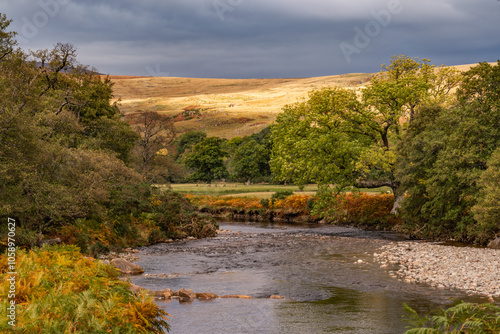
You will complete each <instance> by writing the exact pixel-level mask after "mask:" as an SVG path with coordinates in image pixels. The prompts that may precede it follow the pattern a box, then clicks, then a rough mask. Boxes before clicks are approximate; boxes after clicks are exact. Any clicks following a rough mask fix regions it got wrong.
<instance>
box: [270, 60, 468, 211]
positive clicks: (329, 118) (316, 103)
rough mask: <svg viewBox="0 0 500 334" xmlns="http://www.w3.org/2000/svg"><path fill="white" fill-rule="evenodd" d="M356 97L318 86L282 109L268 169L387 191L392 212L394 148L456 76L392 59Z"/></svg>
mask: <svg viewBox="0 0 500 334" xmlns="http://www.w3.org/2000/svg"><path fill="white" fill-rule="evenodd" d="M382 67H383V71H382V72H381V73H380V74H378V75H377V76H375V77H374V78H373V79H372V81H371V85H370V86H369V87H367V88H366V89H364V90H363V91H360V92H359V94H360V95H361V98H358V95H357V94H356V92H354V91H352V90H348V89H343V88H333V89H331V88H324V89H322V90H319V91H316V92H313V93H311V95H310V97H309V100H308V101H305V102H302V103H297V104H295V105H292V106H286V107H285V108H284V109H283V110H284V112H283V114H281V115H279V117H278V118H277V120H276V124H275V125H274V126H273V137H274V144H273V155H272V160H271V165H272V168H273V171H274V173H275V175H276V176H277V177H278V178H279V179H280V180H292V181H293V182H296V183H304V182H309V181H312V182H317V183H319V184H320V185H327V184H336V185H338V186H349V185H355V186H358V187H363V188H374V187H381V186H389V187H391V188H392V190H393V192H394V194H395V196H396V201H395V205H394V208H393V212H396V210H397V208H398V207H399V203H400V201H401V200H402V198H403V193H402V192H401V191H400V189H399V182H398V180H397V179H396V178H395V177H394V172H395V160H396V151H395V148H396V146H397V144H398V142H399V141H400V140H401V136H402V134H403V133H404V131H405V127H406V125H405V124H408V123H410V122H411V121H412V119H413V118H414V117H415V115H416V114H417V113H418V111H419V109H420V108H421V107H422V106H423V105H426V104H429V103H441V104H445V103H449V99H448V95H449V94H450V90H451V87H452V86H454V85H455V84H456V82H457V80H458V78H459V77H458V75H457V74H456V73H455V72H454V71H453V70H450V69H447V68H436V67H435V66H432V65H429V61H428V60H425V59H424V60H422V61H420V60H418V59H411V58H408V57H406V56H398V57H393V58H392V59H391V64H390V65H388V66H386V65H382Z"/></svg>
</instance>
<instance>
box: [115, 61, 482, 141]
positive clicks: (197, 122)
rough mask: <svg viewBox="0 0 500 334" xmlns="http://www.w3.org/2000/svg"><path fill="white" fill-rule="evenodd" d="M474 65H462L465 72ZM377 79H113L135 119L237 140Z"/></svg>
mask: <svg viewBox="0 0 500 334" xmlns="http://www.w3.org/2000/svg"><path fill="white" fill-rule="evenodd" d="M471 66H473V65H459V66H454V67H455V68H457V69H459V70H461V71H464V70H467V69H469V68H470V67H471ZM373 75H374V73H353V74H342V75H333V76H325V77H315V78H290V79H198V78H176V77H131V76H111V79H112V81H113V82H114V91H115V97H116V98H117V99H120V100H121V101H120V104H121V110H122V112H124V113H125V114H126V115H127V116H131V115H132V114H134V113H136V112H137V111H140V110H153V111H157V112H159V113H162V114H165V115H169V116H177V117H176V118H175V121H176V127H177V129H178V131H179V132H181V133H182V132H186V131H189V130H203V131H205V132H207V133H208V134H209V135H212V136H218V137H223V138H228V139H229V138H233V137H237V136H246V135H250V134H253V133H256V132H258V131H260V130H261V129H263V128H264V127H266V126H267V125H268V124H270V123H271V122H272V121H274V120H275V118H276V115H277V114H278V113H279V112H280V111H281V108H282V107H283V106H284V105H286V104H291V103H294V102H297V101H298V100H300V99H303V98H306V97H307V95H308V93H309V92H310V91H311V90H313V89H318V88H321V87H325V86H342V87H351V88H353V89H357V88H362V87H364V86H366V85H367V84H369V81H370V78H371V77H372V76H373Z"/></svg>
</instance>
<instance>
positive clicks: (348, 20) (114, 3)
mask: <svg viewBox="0 0 500 334" xmlns="http://www.w3.org/2000/svg"><path fill="white" fill-rule="evenodd" d="M0 12H2V13H5V14H7V17H8V18H10V19H12V20H14V22H13V24H12V25H11V28H12V30H15V31H17V32H18V33H19V36H18V40H19V42H20V46H21V47H23V48H24V49H40V48H43V49H46V48H50V47H52V46H53V44H55V43H57V42H70V43H72V44H74V45H75V46H76V47H77V48H78V54H79V57H78V58H79V61H80V62H81V63H83V64H88V65H92V66H94V67H96V68H97V69H98V70H99V71H100V72H102V73H109V74H117V75H159V76H181V77H218V78H285V77H310V76H322V75H332V74H342V73H352V72H376V71H378V70H379V68H380V64H382V63H387V62H388V61H389V59H390V57H391V56H392V55H396V54H405V55H408V56H410V57H420V58H429V59H430V60H431V61H432V63H434V64H438V65H440V64H446V65H457V64H468V63H477V62H480V61H496V60H497V59H499V58H500V23H499V22H500V1H499V0H419V1H417V0H0Z"/></svg>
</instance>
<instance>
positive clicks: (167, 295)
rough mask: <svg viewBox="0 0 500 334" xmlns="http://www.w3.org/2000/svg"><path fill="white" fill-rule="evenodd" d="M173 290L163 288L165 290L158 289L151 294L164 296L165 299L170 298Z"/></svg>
mask: <svg viewBox="0 0 500 334" xmlns="http://www.w3.org/2000/svg"><path fill="white" fill-rule="evenodd" d="M173 293H174V292H173V291H172V290H170V289H165V290H159V291H153V292H152V295H153V296H154V297H155V298H165V299H170V298H171V297H172V295H173Z"/></svg>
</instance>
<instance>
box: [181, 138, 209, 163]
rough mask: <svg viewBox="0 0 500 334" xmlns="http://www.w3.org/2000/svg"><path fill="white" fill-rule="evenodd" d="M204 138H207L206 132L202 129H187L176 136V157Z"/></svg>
mask: <svg viewBox="0 0 500 334" xmlns="http://www.w3.org/2000/svg"><path fill="white" fill-rule="evenodd" d="M205 138H207V134H206V133H205V132H203V131H189V132H186V133H183V134H182V135H180V136H179V137H177V138H176V139H175V143H176V148H177V156H176V159H177V158H179V157H180V156H181V155H182V154H184V152H185V151H186V150H189V149H191V148H192V147H193V146H194V145H196V144H198V143H199V142H200V141H202V140H203V139H205Z"/></svg>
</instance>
